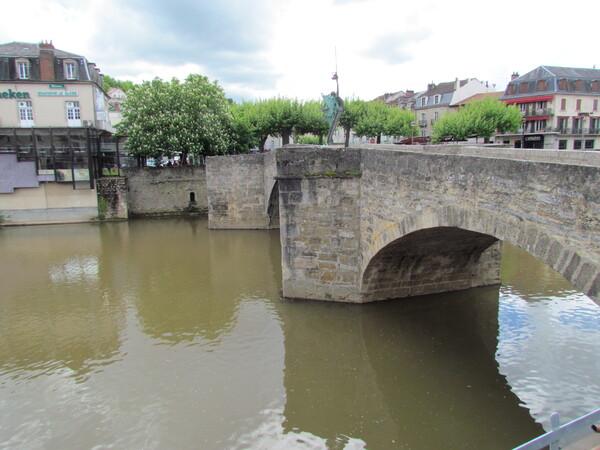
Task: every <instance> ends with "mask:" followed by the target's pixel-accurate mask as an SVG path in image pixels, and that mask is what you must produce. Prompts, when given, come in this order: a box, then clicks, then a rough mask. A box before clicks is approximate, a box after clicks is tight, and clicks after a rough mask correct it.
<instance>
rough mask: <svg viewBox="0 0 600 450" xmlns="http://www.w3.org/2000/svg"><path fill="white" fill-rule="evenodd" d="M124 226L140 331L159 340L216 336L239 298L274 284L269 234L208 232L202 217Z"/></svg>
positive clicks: (232, 315) (229, 324)
mask: <svg viewBox="0 0 600 450" xmlns="http://www.w3.org/2000/svg"><path fill="white" fill-rule="evenodd" d="M198 224H200V225H201V226H200V227H199V226H198ZM130 229H131V233H130V239H131V242H130V245H129V255H128V258H129V264H128V269H127V270H128V271H129V272H130V276H131V277H132V279H133V280H135V283H136V288H135V290H136V292H135V295H134V297H135V299H136V309H137V314H138V318H139V320H140V323H141V325H142V327H143V330H144V332H145V333H147V334H149V335H150V336H152V337H154V338H158V339H161V340H163V341H164V342H165V343H171V344H175V343H178V342H181V341H190V342H191V341H195V340H196V339H197V338H201V339H202V340H205V341H206V342H200V343H205V344H210V343H214V342H215V341H219V340H220V338H221V336H222V335H223V333H225V332H227V331H228V330H230V329H231V327H232V326H233V325H234V323H235V313H236V309H237V307H238V304H239V302H240V300H241V299H243V298H249V297H252V296H261V295H263V294H264V292H265V289H270V286H269V285H270V284H272V283H273V275H272V271H273V268H272V261H271V253H270V246H271V245H272V244H273V243H275V244H276V243H277V242H276V241H275V240H274V239H273V238H274V236H275V235H273V234H272V233H267V232H260V233H257V232H252V231H246V232H242V231H225V232H223V231H220V232H219V231H209V230H207V228H206V220H204V219H193V220H184V219H179V220H172V219H171V220H162V221H151V222H148V221H144V222H132V223H131V224H130ZM250 239H251V240H252V241H254V242H253V245H251V246H249V245H247V242H248V240H250ZM256 240H262V241H264V244H262V245H261V244H259V245H256Z"/></svg>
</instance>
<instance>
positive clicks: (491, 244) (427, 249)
mask: <svg viewBox="0 0 600 450" xmlns="http://www.w3.org/2000/svg"><path fill="white" fill-rule="evenodd" d="M498 241H506V242H509V243H511V244H513V245H516V246H517V247H520V248H522V249H524V250H526V251H527V252H529V253H530V254H532V255H533V256H535V257H536V258H537V259H539V260H540V261H542V262H544V263H546V264H547V265H548V266H550V267H552V268H553V269H555V270H556V271H557V272H558V273H560V274H561V275H563V276H564V277H565V278H566V279H567V280H569V281H570V282H571V283H572V284H573V285H574V286H575V287H576V288H577V289H579V290H581V291H582V292H584V293H585V294H587V295H589V296H590V297H591V298H593V299H594V300H595V301H596V302H598V301H599V300H598V297H599V290H600V276H598V272H599V270H598V267H597V266H596V265H595V264H593V263H592V262H591V261H589V260H588V259H586V258H585V257H584V256H583V255H582V254H581V252H580V251H578V250H577V249H574V248H570V247H569V245H567V243H565V242H564V241H563V240H562V239H561V238H560V237H558V236H553V235H550V234H548V233H547V232H545V231H542V229H541V227H540V226H538V225H537V224H535V223H532V222H529V221H526V220H524V219H522V218H520V217H517V216H513V215H510V214H507V213H505V212H495V211H490V210H487V209H483V208H469V209H465V208H461V207H458V206H445V207H441V208H436V209H433V208H432V209H427V210H423V211H421V212H420V213H413V214H410V215H408V216H406V217H404V218H402V219H400V220H398V221H386V222H383V223H382V224H381V225H380V226H378V227H377V228H376V229H375V230H374V232H373V233H372V235H371V236H370V237H367V240H366V242H367V243H368V244H367V245H366V246H363V252H362V265H361V269H362V270H361V277H360V291H361V295H362V297H363V299H364V300H365V301H374V300H382V299H385V298H395V297H404V296H414V295H422V294H427V293H433V292H441V291H445V290H458V289H466V288H469V287H475V286H478V285H481V284H491V283H490V279H493V277H494V276H497V277H498V282H499V272H498V273H497V275H494V273H493V270H494V269H493V261H494V259H497V260H498V261H499V259H498V258H499V255H500V243H499V242H498ZM444 264H446V266H447V267H444ZM452 266H455V268H456V270H451V267H452ZM393 274H395V275H393ZM482 277H483V278H486V277H487V282H486V283H482V282H481V281H482ZM428 280H429V281H428ZM432 280H433V281H432ZM436 283H437V284H438V285H439V286H438V288H436V287H435V284H436ZM452 283H454V284H452ZM450 285H452V286H455V288H451V289H447V288H448V286H450Z"/></svg>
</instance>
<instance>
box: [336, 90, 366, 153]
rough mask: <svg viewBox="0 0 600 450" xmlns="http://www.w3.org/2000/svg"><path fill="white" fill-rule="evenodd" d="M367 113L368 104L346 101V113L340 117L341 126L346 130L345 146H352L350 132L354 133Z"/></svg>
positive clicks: (355, 100) (359, 101) (352, 100)
mask: <svg viewBox="0 0 600 450" xmlns="http://www.w3.org/2000/svg"><path fill="white" fill-rule="evenodd" d="M366 112H367V106H366V103H365V102H364V101H363V100H359V99H348V98H346V99H345V100H344V111H343V112H342V115H341V117H340V122H339V125H340V126H341V127H342V128H343V129H344V146H345V147H348V146H349V145H350V131H352V130H353V129H354V128H355V127H356V125H357V124H358V122H359V121H360V120H361V119H362V117H363V116H364V115H365V114H366Z"/></svg>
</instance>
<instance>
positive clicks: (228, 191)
mask: <svg viewBox="0 0 600 450" xmlns="http://www.w3.org/2000/svg"><path fill="white" fill-rule="evenodd" d="M265 160H268V161H270V164H265ZM206 167H207V185H208V226H209V228H221V229H268V228H276V223H273V220H272V217H271V216H270V214H269V199H270V198H271V197H272V196H271V192H270V191H272V189H273V188H274V186H275V170H274V169H275V164H274V154H270V153H257V154H248V155H231V156H212V157H209V158H207V159H206ZM273 211H274V210H273V209H272V210H271V213H272V212H273ZM276 222H277V221H276Z"/></svg>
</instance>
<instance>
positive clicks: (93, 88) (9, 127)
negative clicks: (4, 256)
mask: <svg viewBox="0 0 600 450" xmlns="http://www.w3.org/2000/svg"><path fill="white" fill-rule="evenodd" d="M108 101H109V97H108V96H107V95H106V93H105V92H104V90H103V77H102V75H101V73H100V71H99V69H98V68H97V67H96V65H95V64H93V63H90V62H89V61H87V59H86V58H85V57H83V56H79V55H75V54H73V53H68V52H65V51H62V50H59V49H56V48H54V46H53V44H52V43H51V42H42V43H39V44H33V43H22V42H12V43H8V44H3V45H0V180H1V182H0V215H2V216H3V218H4V220H5V221H8V222H11V221H12V222H36V221H53V220H61V217H62V218H63V219H64V218H67V219H69V220H71V219H73V220H78V219H81V220H84V219H89V216H90V215H92V216H95V215H97V198H96V193H95V186H94V180H95V179H96V178H97V177H98V176H101V175H102V173H103V171H105V169H107V168H108V169H110V168H111V167H112V166H113V165H114V161H113V159H114V158H112V155H115V154H117V153H116V152H115V143H114V142H113V140H112V133H113V131H114V128H113V126H112V125H111V123H110V122H109V120H108V111H109V103H108ZM105 166H106V167H105ZM109 173H110V172H109Z"/></svg>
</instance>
